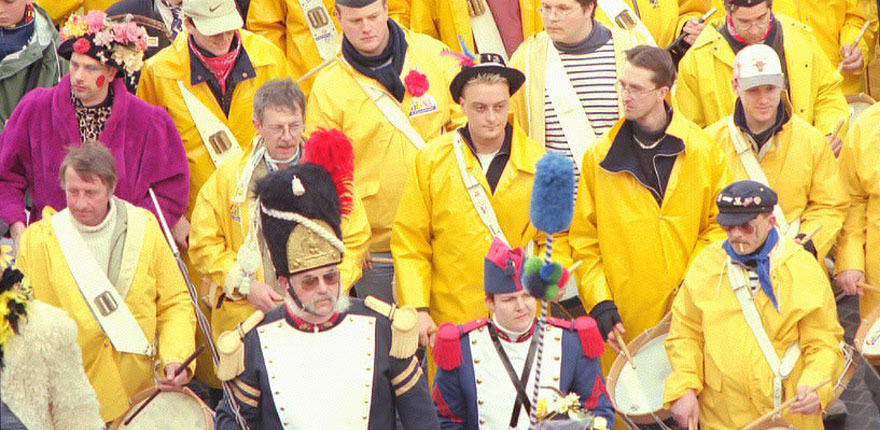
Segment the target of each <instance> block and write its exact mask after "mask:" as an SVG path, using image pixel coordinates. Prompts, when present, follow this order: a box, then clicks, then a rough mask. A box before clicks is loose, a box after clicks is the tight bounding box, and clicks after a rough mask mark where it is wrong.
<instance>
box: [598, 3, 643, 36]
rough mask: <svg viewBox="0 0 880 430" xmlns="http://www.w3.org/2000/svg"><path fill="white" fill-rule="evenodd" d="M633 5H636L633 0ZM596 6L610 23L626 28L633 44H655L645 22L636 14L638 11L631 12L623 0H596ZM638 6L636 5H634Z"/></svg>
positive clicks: (622, 28)
mask: <svg viewBox="0 0 880 430" xmlns="http://www.w3.org/2000/svg"><path fill="white" fill-rule="evenodd" d="M633 5H636V2H635V0H633ZM597 6H599V9H602V12H605V16H607V17H608V20H609V21H611V23H612V24H614V25H615V26H617V28H619V29H621V30H628V31H629V32H630V38H631V39H632V41H633V46H635V45H651V46H657V42H655V41H654V36H652V35H651V32H650V31H648V27H645V23H643V22H642V20H641V19H640V18H639V16H638V12H633V10H632V9H630V8H629V5H627V4H626V2H625V1H623V0H598V2H597ZM636 7H637V8H638V6H636Z"/></svg>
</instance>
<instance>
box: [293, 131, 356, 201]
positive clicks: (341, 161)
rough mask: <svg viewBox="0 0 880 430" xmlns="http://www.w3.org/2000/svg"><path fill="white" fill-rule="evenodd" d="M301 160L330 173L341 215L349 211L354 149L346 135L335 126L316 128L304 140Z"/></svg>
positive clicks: (352, 181)
mask: <svg viewBox="0 0 880 430" xmlns="http://www.w3.org/2000/svg"><path fill="white" fill-rule="evenodd" d="M302 161H303V162H308V163H314V164H317V165H319V166H321V167H323V168H324V170H326V171H327V172H329V173H330V176H331V177H332V178H333V184H334V185H335V186H336V194H337V196H338V197H339V210H340V212H341V213H342V214H343V215H348V214H349V213H351V206H352V186H353V183H354V149H353V148H352V146H351V141H350V140H348V137H346V136H345V134H344V133H342V132H341V131H339V130H337V129H335V128H334V129H330V130H325V129H323V128H320V129H318V130H317V131H315V132H314V133H312V134H311V136H309V140H308V141H306V143H305V147H304V150H303V158H302Z"/></svg>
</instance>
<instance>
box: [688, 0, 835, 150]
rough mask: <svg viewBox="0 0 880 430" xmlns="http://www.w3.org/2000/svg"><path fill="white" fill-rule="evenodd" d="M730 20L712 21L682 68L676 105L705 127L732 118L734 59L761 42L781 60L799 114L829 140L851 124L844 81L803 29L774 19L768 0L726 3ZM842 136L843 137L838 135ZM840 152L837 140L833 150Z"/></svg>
mask: <svg viewBox="0 0 880 430" xmlns="http://www.w3.org/2000/svg"><path fill="white" fill-rule="evenodd" d="M724 5H725V8H726V11H727V17H726V18H724V17H721V18H717V19H715V20H712V21H710V22H709V24H708V26H707V28H706V31H704V32H702V33H701V34H700V36H699V37H698V38H697V40H696V42H694V45H693V46H692V47H691V48H690V49H689V50H688V52H687V53H686V54H685V56H684V58H682V60H681V63H680V64H679V79H678V85H677V87H676V90H675V93H674V94H673V95H672V104H673V106H674V107H675V108H676V109H677V110H678V111H679V112H681V113H682V114H684V116H686V117H688V118H690V120H691V121H693V122H695V123H696V124H697V125H699V126H701V127H706V126H708V125H710V124H713V123H714V122H715V121H718V120H719V119H721V118H723V117H725V116H727V115H730V114H731V113H733V107H734V102H735V100H736V95H735V94H734V93H733V89H732V88H731V86H730V80H731V79H732V78H733V70H732V65H733V58H734V55H736V53H737V52H739V50H740V49H742V48H743V47H745V46H746V45H750V44H754V43H763V44H766V45H769V46H770V47H771V48H773V49H774V50H775V51H776V53H777V54H778V55H779V57H780V61H781V62H782V70H783V71H784V72H785V78H786V79H785V85H786V90H787V92H788V94H789V96H790V97H789V99H790V100H791V105H792V111H793V113H794V114H795V115H797V116H799V117H801V118H802V119H803V120H805V121H807V122H808V123H810V124H812V125H813V126H814V127H816V128H817V129H819V131H820V132H822V133H824V134H825V135H826V136H828V139H829V141H830V140H831V135H832V134H833V133H834V130H835V129H836V128H837V125H838V124H839V123H840V121H843V122H844V124H843V129H842V131H845V130H846V122H847V121H848V120H849V109H848V108H847V105H846V99H845V98H844V96H843V92H841V90H840V83H841V80H842V78H841V76H840V74H839V73H837V72H836V71H835V70H834V67H833V66H832V65H831V62H830V61H828V58H827V56H826V55H825V53H824V52H822V50H821V49H820V48H819V45H818V42H817V41H816V38H815V37H814V36H813V32H812V31H811V30H810V28H809V27H807V26H806V25H805V24H801V23H799V22H797V21H794V20H793V19H791V18H789V17H787V16H782V15H779V16H777V15H774V14H773V13H772V12H771V10H770V5H769V1H768V0H725V3H724ZM839 136H842V133H841V134H840V135H839ZM835 145H836V146H837V147H838V148H839V145H840V139H839V137H838V138H835V139H834V142H833V143H832V147H834V146H835Z"/></svg>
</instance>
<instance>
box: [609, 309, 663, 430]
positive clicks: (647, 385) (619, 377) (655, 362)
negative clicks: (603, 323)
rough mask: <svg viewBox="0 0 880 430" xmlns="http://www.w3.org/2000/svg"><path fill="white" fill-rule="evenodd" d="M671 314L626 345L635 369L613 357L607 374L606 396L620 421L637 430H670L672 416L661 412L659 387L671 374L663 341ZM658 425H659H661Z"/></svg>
mask: <svg viewBox="0 0 880 430" xmlns="http://www.w3.org/2000/svg"><path fill="white" fill-rule="evenodd" d="M671 315H672V314H667V315H666V317H664V318H663V320H662V321H660V324H658V325H656V326H655V327H653V328H651V329H650V330H647V331H645V332H644V333H642V334H640V335H639V336H638V337H636V338H635V339H633V341H632V342H630V343H629V345H627V348H628V349H629V351H630V353H631V354H632V359H633V362H635V365H636V368H635V370H633V368H632V366H630V364H629V363H627V362H626V359H625V358H624V356H623V355H619V356H617V359H615V360H614V363H613V364H612V365H611V370H610V371H609V373H608V378H607V384H608V396H609V397H610V398H611V403H613V404H614V407H615V408H616V409H617V412H618V413H620V414H621V415H622V418H623V420H624V422H626V423H627V424H628V425H629V426H630V427H633V426H634V428H637V429H660V428H674V425H675V422H674V420H673V419H672V413H671V412H670V411H669V410H666V409H663V384H664V382H665V381H666V377H667V376H669V375H670V374H672V366H671V365H670V364H669V359H668V358H667V357H666V348H665V347H664V345H663V341H664V340H666V335H667V334H669V325H670V321H671V319H672V317H671ZM661 423H662V424H661Z"/></svg>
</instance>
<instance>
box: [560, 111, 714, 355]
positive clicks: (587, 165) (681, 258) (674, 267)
mask: <svg viewBox="0 0 880 430" xmlns="http://www.w3.org/2000/svg"><path fill="white" fill-rule="evenodd" d="M624 121H625V120H624V119H621V120H620V121H618V122H617V124H615V125H614V127H612V128H611V130H609V131H608V133H606V134H605V135H604V136H602V138H601V139H600V140H598V141H597V142H596V144H595V145H594V146H592V147H591V148H589V149H587V152H586V154H585V155H584V160H583V164H582V167H581V177H580V182H579V185H578V196H577V201H576V202H575V207H574V218H573V219H572V222H571V229H570V230H569V233H568V237H567V238H565V239H564V240H559V241H556V246H557V248H556V249H555V250H554V251H555V252H558V253H559V254H560V255H565V254H567V253H570V255H571V258H572V259H573V261H581V260H583V264H581V266H580V268H579V269H578V271H577V274H578V279H579V284H578V292H579V295H580V298H581V301H582V302H583V303H584V308H585V309H587V310H588V311H589V310H590V309H592V308H593V306H595V305H596V304H598V303H599V302H602V301H605V300H613V301H614V303H615V304H616V305H617V308H618V311H619V313H620V317H621V320H622V321H623V326H624V327H625V328H626V334H625V335H624V339H625V340H626V341H627V342H629V341H630V340H632V339H633V338H634V337H636V336H638V335H639V334H640V333H642V332H643V331H645V330H646V329H649V328H651V327H653V326H654V325H656V324H657V323H658V322H659V321H660V319H661V318H663V316H664V315H666V313H667V312H668V311H669V307H670V306H671V305H672V298H673V297H674V296H675V292H676V290H677V289H678V286H679V284H680V283H681V280H682V279H683V278H684V274H685V270H686V269H687V267H688V263H689V262H690V261H691V259H692V258H693V257H694V256H695V255H696V253H697V251H699V250H700V249H701V248H702V247H704V246H705V245H707V244H709V243H711V242H713V241H715V240H718V239H722V238H724V232H723V231H722V230H721V228H720V227H719V226H718V225H717V224H716V223H715V215H716V214H717V213H718V209H717V208H716V206H715V197H716V196H717V195H718V193H719V192H720V191H721V189H722V188H724V186H726V185H727V184H728V183H729V179H728V178H729V174H728V168H727V164H728V161H727V158H726V156H725V154H724V153H722V152H720V151H717V150H715V143H714V142H712V140H711V139H710V138H709V136H707V135H706V134H705V133H704V132H703V130H700V128H699V127H697V126H696V125H694V124H693V123H691V122H690V121H688V120H687V119H685V118H684V117H683V116H682V115H681V114H679V113H678V112H675V113H673V116H672V121H671V122H670V124H669V127H668V128H667V129H666V133H667V134H670V135H672V136H674V137H676V138H678V139H681V140H682V141H683V142H684V151H683V152H681V153H679V154H678V155H677V156H676V159H675V164H674V165H673V168H672V173H671V176H670V178H669V182H668V184H667V187H666V192H665V194H664V197H663V205H662V206H659V205H658V204H657V201H656V200H655V199H654V196H653V195H652V194H651V192H650V191H649V190H648V189H647V188H646V187H645V186H643V185H641V184H640V183H639V182H638V181H637V180H636V178H635V176H633V175H632V174H631V173H628V172H627V171H620V172H611V171H609V170H606V169H605V168H604V167H602V166H600V165H599V163H600V162H602V161H603V160H605V159H606V156H607V155H608V154H609V152H611V151H610V150H611V149H613V148H615V147H617V146H618V145H630V142H626V141H623V140H621V141H619V142H618V143H614V141H615V138H616V137H617V135H618V132H619V131H620V128H621V127H622V126H623V125H624ZM612 143H614V144H613V145H612ZM569 247H570V249H569ZM607 351H608V352H606V354H605V355H604V356H603V357H602V365H603V369H604V371H606V372H607V371H608V369H609V368H610V367H611V363H612V362H613V360H614V358H615V356H616V354H614V353H613V351H612V350H611V349H610V348H608V350H607Z"/></svg>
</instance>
